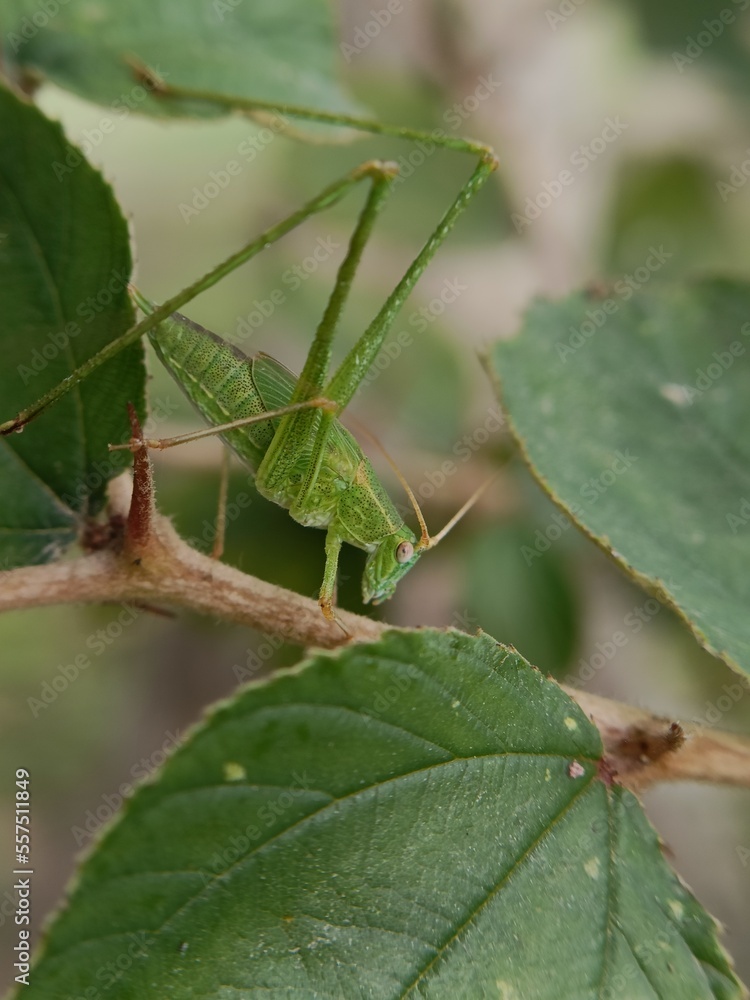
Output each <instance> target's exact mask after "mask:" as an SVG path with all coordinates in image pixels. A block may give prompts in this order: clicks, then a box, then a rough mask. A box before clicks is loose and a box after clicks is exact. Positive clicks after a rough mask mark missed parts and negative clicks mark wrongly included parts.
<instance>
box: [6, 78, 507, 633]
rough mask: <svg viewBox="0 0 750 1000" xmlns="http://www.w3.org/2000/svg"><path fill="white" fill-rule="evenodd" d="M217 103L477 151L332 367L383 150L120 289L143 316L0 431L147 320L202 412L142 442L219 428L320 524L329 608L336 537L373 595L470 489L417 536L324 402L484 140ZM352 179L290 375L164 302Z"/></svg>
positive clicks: (365, 342)
mask: <svg viewBox="0 0 750 1000" xmlns="http://www.w3.org/2000/svg"><path fill="white" fill-rule="evenodd" d="M158 88H159V93H160V94H161V95H162V96H163V97H164V98H165V99H169V98H170V97H172V98H174V97H187V98H189V99H191V100H206V101H212V102H214V103H217V104H226V103H227V101H228V99H227V98H223V97H221V96H218V95H213V94H204V93H199V92H194V91H186V90H182V89H180V90H177V89H172V88H168V87H164V85H162V84H159V85H158ZM231 106H232V107H235V108H236V107H240V108H243V109H244V110H248V111H267V110H272V111H274V112H276V113H279V114H283V115H285V116H290V117H298V118H307V119H311V120H317V121H324V122H330V123H333V124H337V125H347V126H351V127H353V128H357V129H359V130H362V131H368V132H376V133H381V134H391V135H398V136H401V137H402V138H407V139H422V140H427V141H429V142H432V143H434V145H435V146H436V147H439V146H442V147H445V148H451V149H456V150H459V151H463V152H469V153H471V154H473V155H474V156H476V157H477V158H478V164H477V165H476V167H475V169H474V172H473V173H472V175H471V176H470V178H469V179H468V181H467V182H466V184H465V185H464V187H463V188H462V189H461V190H460V192H459V194H458V195H457V197H456V199H455V200H454V202H453V204H452V205H451V206H450V208H449V209H448V210H447V212H446V213H445V214H444V216H443V217H442V219H441V220H440V222H439V223H438V225H437V226H436V228H435V230H434V231H433V233H432V234H431V236H430V237H429V238H428V240H427V241H426V243H425V245H424V246H423V248H422V249H421V250H420V252H419V253H418V254H417V256H416V257H415V258H414V260H413V261H412V263H411V265H410V266H409V267H408V269H407V270H406V272H405V274H404V275H403V277H402V278H401V280H400V281H399V282H398V284H397V285H396V287H395V288H394V290H393V292H392V293H391V294H390V295H389V296H388V298H387V300H386V302H385V303H384V305H383V306H382V307H381V309H380V310H379V312H378V313H377V315H376V317H375V318H374V319H373V321H372V322H371V323H370V325H369V326H368V327H367V329H366V330H365V331H364V333H362V335H361V336H360V337H359V339H358V340H357V342H356V344H355V345H354V347H353V348H352V349H351V350H350V351H349V353H348V354H347V355H346V357H345V358H344V359H343V361H342V362H341V363H340V365H339V367H338V368H337V369H336V371H335V372H333V373H332V374H331V373H330V370H329V369H330V362H331V347H332V342H333V338H334V335H335V332H336V327H337V324H338V320H339V317H340V315H341V312H342V309H343V307H344V305H345V302H346V300H347V297H348V295H349V292H350V289H351V285H352V281H353V279H354V275H355V273H356V270H357V267H358V265H359V263H360V260H361V256H362V252H363V250H364V247H365V245H366V243H367V240H368V238H369V236H370V234H371V231H372V227H373V224H374V222H375V219H376V216H377V214H378V212H379V211H380V209H381V208H382V206H383V203H384V200H385V197H386V195H387V193H388V190H389V188H390V186H391V184H392V182H393V179H394V178H395V176H396V174H397V168H396V167H395V165H393V164H387V163H380V162H376V161H371V162H368V163H365V164H363V165H361V166H360V167H358V168H356V169H355V170H353V171H351V172H350V173H349V174H347V175H345V176H344V177H343V178H342V179H340V180H339V181H337V182H335V183H334V184H332V185H330V186H329V187H328V188H326V189H325V190H324V191H323V192H321V194H319V195H318V196H317V197H315V198H313V199H311V200H310V201H309V202H308V203H307V204H306V205H304V206H302V208H300V209H299V210H298V211H296V212H294V213H292V214H291V215H290V216H288V217H287V218H286V219H284V220H282V221H281V222H280V223H278V224H277V225H275V226H273V227H271V228H270V229H268V230H267V231H266V232H265V233H263V234H261V235H260V236H259V237H257V238H256V239H254V240H252V241H251V242H250V243H248V244H247V245H246V246H245V247H243V248H242V249H241V250H239V251H238V252H237V253H235V254H233V255H232V256H230V257H229V258H227V259H226V260H225V261H223V262H222V263H221V264H219V265H218V266H217V267H215V268H214V269H213V270H212V271H210V272H209V273H208V274H207V275H205V276H203V277H202V278H200V279H199V280H198V281H196V282H194V283H193V284H192V285H191V286H189V287H188V288H187V289H185V290H184V291H182V292H180V293H179V294H178V295H175V296H173V297H172V298H171V299H169V300H168V301H167V302H166V303H164V304H163V305H161V306H159V307H156V306H154V305H152V304H151V303H150V302H149V301H148V300H147V299H145V298H144V297H143V296H142V295H141V294H140V293H139V292H138V291H137V290H135V289H132V295H133V298H134V300H135V302H136V303H137V305H138V306H139V307H140V308H141V310H142V311H143V312H144V314H145V318H144V319H143V320H141V322H139V323H138V324H136V326H134V327H133V328H132V329H131V330H129V331H128V332H127V333H125V334H124V335H122V336H121V337H119V338H117V339H116V340H113V341H112V342H111V343H110V344H108V345H107V347H105V348H104V349H103V350H101V351H100V352H99V353H98V354H96V355H94V356H93V357H92V358H90V359H89V360H88V361H87V362H85V363H84V364H83V365H82V366H81V367H80V368H78V369H77V370H76V371H75V372H73V373H72V375H71V376H70V377H69V378H67V379H66V380H65V381H64V382H62V383H60V384H59V385H58V386H56V387H55V388H54V389H52V390H51V391H50V392H48V393H47V394H46V395H45V396H44V397H42V398H41V399H40V400H38V401H37V403H35V404H34V405H33V406H31V407H30V408H29V409H27V410H24V411H23V412H21V413H20V414H19V415H18V416H17V417H16V418H15V420H12V421H8V422H6V423H5V424H3V425H0V433H2V434H9V433H11V432H12V431H19V430H21V429H22V428H23V426H24V425H25V424H26V423H28V421H29V420H31V419H32V418H33V417H34V416H36V415H37V414H38V413H40V412H41V411H42V410H43V409H45V408H46V407H47V406H48V405H49V404H50V403H52V402H53V401H54V400H56V399H57V398H59V397H60V396H61V395H62V394H63V393H64V392H66V391H68V389H70V388H72V387H73V386H74V385H77V384H78V383H79V382H81V381H82V380H83V379H84V378H86V377H87V376H88V375H89V374H90V373H91V372H92V371H94V370H95V369H96V368H97V367H98V366H99V365H100V364H102V363H103V362H104V361H106V360H108V359H109V358H110V357H112V356H114V355H115V354H116V353H118V351H120V350H121V349H123V348H124V347H126V346H127V345H128V344H130V343H133V342H134V341H135V340H137V339H138V338H140V337H141V336H143V335H144V334H148V336H149V338H150V340H151V342H152V344H153V345H154V347H155V349H156V352H157V354H158V356H159V358H160V359H161V361H162V362H163V363H164V364H165V366H166V367H167V369H168V370H169V371H170V373H171V374H172V375H173V377H174V378H175V379H176V381H177V382H178V384H179V385H180V387H181V389H182V390H183V391H184V392H185V394H186V395H187V396H188V398H189V399H190V400H191V401H192V402H193V404H194V405H195V406H196V407H197V409H198V410H199V411H200V412H201V414H202V415H203V416H204V417H205V418H206V419H207V420H208V422H209V423H210V424H211V425H212V426H211V427H210V428H208V429H206V430H204V431H198V432H195V433H194V434H186V435H181V436H180V437H179V438H178V439H170V440H167V441H148V442H145V443H146V445H147V446H148V447H156V448H160V447H168V446H170V445H172V444H177V443H182V442H184V441H188V440H193V439H195V438H198V437H203V436H206V435H207V434H221V436H222V438H223V440H224V441H225V442H226V444H228V445H229V446H230V447H231V448H232V449H233V450H234V451H235V453H236V454H237V455H239V457H240V458H241V459H242V460H243V461H244V462H245V463H247V465H249V467H250V468H251V469H252V471H253V472H254V474H255V478H256V486H257V489H258V491H259V493H261V495H263V496H265V497H267V498H268V499H270V500H273V501H274V502H275V503H277V504H279V505H281V506H282V507H284V508H286V509H288V510H289V512H290V514H291V516H292V517H293V518H294V519H295V520H296V521H298V522H300V523H301V524H304V525H308V526H313V527H321V528H326V542H325V551H326V564H325V570H324V576H323V583H322V586H321V590H320V597H319V603H320V607H321V609H322V611H323V614H324V615H325V616H326V618H328V619H331V620H335V616H334V612H333V601H334V595H335V586H336V573H337V565H338V557H339V552H340V549H341V545H342V544H343V542H348V543H349V544H350V545H354V546H356V547H358V548H361V549H364V550H365V551H366V552H367V553H368V555H367V560H366V563H365V569H364V575H363V579H362V592H363V598H364V600H365V602H370V601H371V602H373V603H379V602H380V601H383V600H385V599H387V598H388V597H390V596H391V595H392V594H393V592H394V590H395V588H396V584H397V583H398V581H399V580H400V579H401V578H402V577H403V576H404V574H405V573H406V572H408V570H409V569H411V567H412V566H413V565H414V564H415V562H416V561H417V559H418V558H419V556H420V555H421V554H422V552H424V551H425V550H426V549H428V548H430V547H433V546H434V545H435V544H436V543H437V542H438V541H439V540H440V538H442V537H443V536H444V535H445V534H446V532H447V531H448V530H450V528H451V527H452V526H453V524H455V523H456V521H457V520H458V519H459V517H460V516H462V514H463V513H464V512H465V510H466V509H468V507H469V506H470V504H471V503H472V502H473V500H474V499H475V497H472V498H471V500H470V501H469V502H468V503H467V504H465V505H464V507H463V508H462V509H461V511H459V512H458V514H457V515H456V516H455V517H454V518H452V519H451V521H450V522H449V523H448V525H446V526H445V528H444V529H443V530H442V531H441V532H440V533H439V534H438V535H436V536H434V537H430V535H429V534H428V532H427V529H426V526H425V523H424V519H423V517H422V515H421V512H420V511H419V507H418V505H417V503H416V501H415V499H414V497H413V494H412V493H411V491H409V490H408V487H406V488H407V491H408V493H409V496H410V499H411V500H412V503H413V505H414V508H415V511H416V512H417V517H418V519H419V522H420V527H421V537H420V538H417V537H416V535H415V534H414V533H413V532H412V531H411V529H410V528H409V527H408V526H407V525H406V524H405V523H404V521H403V519H402V517H401V515H400V514H399V512H398V511H397V509H396V507H395V506H394V504H393V503H392V501H391V500H390V498H389V496H388V494H387V492H386V490H385V488H384V487H383V486H382V485H381V483H380V481H379V479H378V478H377V475H376V473H375V471H374V469H373V468H372V466H371V465H370V462H369V461H368V459H367V458H366V457H365V456H364V454H363V453H362V450H361V448H360V447H359V445H358V444H357V442H356V441H355V439H354V438H353V437H352V435H351V434H350V433H349V432H348V431H347V430H346V429H345V428H344V427H343V426H342V425H341V423H340V422H339V420H338V416H339V415H340V414H341V412H342V411H343V410H344V408H345V407H346V406H347V404H348V403H349V402H350V400H351V398H352V397H353V395H354V394H355V392H356V390H357V388H358V386H359V384H360V383H361V381H362V379H363V378H364V377H365V376H366V374H367V372H368V371H369V369H370V367H371V366H372V364H373V362H374V361H375V359H376V357H377V355H378V352H379V351H380V348H381V346H382V344H383V341H384V339H385V337H386V335H387V333H388V331H389V329H390V327H391V326H392V324H393V321H394V319H395V317H396V315H397V313H398V311H399V309H400V308H401V306H402V305H403V303H404V302H405V300H406V299H407V298H408V296H409V294H410V293H411V291H412V290H413V288H414V286H415V284H416V282H417V281H418V279H419V277H420V276H421V274H422V272H423V271H424V269H425V268H426V266H427V264H428V263H429V261H430V260H431V258H432V256H433V255H434V254H435V252H436V251H437V249H438V247H439V246H440V244H441V243H442V242H443V240H444V239H445V237H446V236H447V235H448V233H449V232H450V230H451V228H452V227H453V225H454V223H455V221H456V219H457V218H458V216H459V215H460V214H461V212H462V211H463V210H464V209H465V207H466V206H467V204H468V203H469V202H470V200H471V199H472V198H473V197H474V195H475V194H476V193H477V191H479V189H480V188H481V187H482V185H483V184H484V183H485V181H486V180H487V178H488V177H489V176H490V174H491V173H492V171H493V170H494V169H495V167H496V166H497V162H496V160H495V157H494V155H493V154H492V152H491V150H489V149H488V148H487V147H485V146H482V145H480V144H477V143H472V142H469V141H467V140H462V139H455V138H453V137H450V136H445V135H441V134H437V133H432V134H427V133H421V132H418V131H414V130H411V129H402V128H394V127H390V126H385V125H381V124H380V123H377V122H365V121H360V120H358V119H354V118H349V117H347V116H340V115H335V114H326V113H322V112H321V113H319V112H311V111H308V110H307V109H304V108H297V107H290V106H276V105H266V104H263V103H262V102H257V103H256V102H247V101H234V100H232V101H231ZM363 180H365V181H369V184H370V189H369V193H368V196H367V199H366V202H365V205H364V207H363V208H362V210H361V212H360V215H359V218H358V221H357V224H356V227H355V229H354V232H353V233H352V236H351V239H350V241H349V246H348V249H347V252H346V255H345V257H344V259H343V261H342V263H341V264H340V266H339V269H338V273H337V276H336V280H335V284H334V288H333V291H332V293H331V296H330V298H329V301H328V304H327V306H326V309H325V311H324V314H323V317H322V319H321V321H320V323H319V325H318V328H317V330H316V333H315V337H314V339H313V342H312V345H311V347H310V351H309V353H308V356H307V359H306V361H305V364H304V367H303V370H302V372H301V374H300V376H299V378H295V376H294V375H293V374H292V373H291V372H289V371H288V370H287V369H286V368H285V367H284V366H283V365H281V364H280V363H279V362H277V361H275V360H274V359H273V358H271V357H269V356H268V355H265V354H256V355H254V356H252V357H247V356H246V355H244V354H243V353H242V352H240V351H239V350H237V349H236V348H234V347H233V346H232V345H230V344H228V343H226V342H225V341H223V340H222V339H221V338H219V337H217V336H216V335H215V334H213V333H211V332H210V331H208V330H205V329H204V328H202V327H199V326H198V325H197V324H195V323H192V322H191V321H190V320H188V319H187V318H186V317H184V316H181V315H179V314H178V313H177V312H176V310H177V309H179V308H180V307H182V306H183V305H184V304H185V303H186V302H189V301H190V300H191V299H193V298H194V297H195V296H196V295H198V294H199V293H200V292H202V291H205V290H206V289H208V288H210V287H212V286H213V285H214V284H216V283H217V282H218V281H219V280H220V279H221V278H223V277H224V276H225V275H227V274H229V273H230V272H231V271H233V270H234V269H235V268H236V267H238V266H240V265H241V264H243V263H244V262H245V261H247V260H249V259H250V258H252V257H254V256H255V255H256V254H257V253H259V252H260V251H261V250H262V249H263V248H264V247H266V246H267V245H268V244H269V243H272V242H274V241H275V240H277V239H279V238H280V237H281V236H283V235H284V234H285V233H287V232H289V231H290V230H292V229H293V228H294V227H295V226H297V225H299V224H300V223H301V222H303V221H304V220H305V219H307V218H309V217H310V216H312V215H313V214H315V213H317V212H320V211H322V210H324V209H325V208H328V207H330V206H331V205H334V204H336V203H337V202H338V201H340V200H341V198H343V196H344V195H345V194H346V193H347V192H348V191H349V190H350V189H351V188H352V187H354V186H355V185H356V184H358V183H359V182H360V181H363ZM139 446H140V447H142V446H143V442H140V443H139V442H131V444H130V445H124V446H123V445H115V446H114V447H132V448H135V447H139ZM402 483H403V479H402ZM404 485H406V484H405V483H404Z"/></svg>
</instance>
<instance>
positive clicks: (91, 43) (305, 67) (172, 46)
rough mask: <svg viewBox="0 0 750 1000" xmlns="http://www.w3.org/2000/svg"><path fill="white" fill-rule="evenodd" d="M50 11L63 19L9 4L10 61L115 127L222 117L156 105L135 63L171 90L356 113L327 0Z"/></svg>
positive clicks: (33, 4) (109, 3)
mask: <svg viewBox="0 0 750 1000" xmlns="http://www.w3.org/2000/svg"><path fill="white" fill-rule="evenodd" d="M53 6H54V7H55V9H56V13H55V14H54V15H53V16H49V17H48V16H46V15H45V14H44V5H42V6H41V7H40V4H39V0H9V3H6V11H5V25H4V29H5V31H4V40H5V58H6V60H7V62H8V64H9V65H13V64H17V66H19V67H21V68H23V69H26V70H29V69H35V70H38V71H40V72H41V73H42V74H43V75H44V76H47V77H49V79H51V80H52V81H54V82H55V83H57V84H59V85H60V86H61V87H66V88H68V89H69V90H72V91H73V92H74V93H76V94H79V95H80V96H81V97H85V98H87V99H88V100H91V101H96V102H98V103H100V104H110V105H111V107H112V111H113V114H112V116H111V117H110V119H109V120H110V121H111V120H112V119H114V120H116V119H117V118H121V117H123V116H125V115H127V114H128V113H129V112H130V111H132V110H137V111H138V112H139V113H143V114H152V115H161V116H170V115H181V114H194V115H209V116H210V115H215V114H217V111H216V108H215V107H213V108H212V107H211V106H210V105H208V104H204V103H202V102H201V103H194V104H192V105H190V104H187V103H180V102H177V101H166V100H163V99H162V100H160V99H158V98H155V97H154V96H153V93H149V89H148V87H147V86H144V85H143V83H142V82H141V81H139V80H138V78H137V73H136V72H135V70H134V68H133V62H132V60H133V58H134V57H135V59H136V60H138V61H139V62H140V64H141V65H145V66H146V67H148V68H149V69H151V70H154V71H156V72H157V73H158V74H159V76H160V77H161V78H162V79H163V80H164V82H165V83H167V84H169V85H170V86H173V87H186V88H191V89H194V90H204V91H211V92H213V93H219V94H223V95H231V96H237V97H246V98H255V99H257V100H263V101H275V102H285V103H289V104H301V105H304V106H306V107H310V108H318V109H321V110H324V111H349V112H351V111H352V110H354V106H353V104H352V102H351V101H350V100H349V99H348V98H347V97H346V96H345V95H344V93H343V92H342V90H341V88H340V87H339V85H338V82H337V79H336V72H337V70H336V66H337V57H338V52H337V49H336V46H335V39H334V33H333V25H332V18H331V12H330V9H329V5H328V4H327V3H326V2H325V0H255V2H252V3H251V2H245V0H211V2H209V0H129V2H128V3H120V2H118V0H91V2H89V3H75V2H74V3H70V4H67V5H64V4H62V3H60V4H58V3H54V5H53ZM7 8H9V9H7ZM40 24H41V26H40V27H37V25H40ZM222 113H223V112H222ZM103 121H104V119H103ZM107 130H110V128H109V127H107Z"/></svg>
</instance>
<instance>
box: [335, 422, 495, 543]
mask: <svg viewBox="0 0 750 1000" xmlns="http://www.w3.org/2000/svg"><path fill="white" fill-rule="evenodd" d="M347 418H348V422H349V423H352V424H354V425H355V426H356V427H357V430H358V431H359V432H361V433H362V434H364V435H365V437H368V438H369V439H370V441H372V443H373V444H374V445H375V447H376V448H378V449H379V450H380V451H381V452H382V454H383V456H384V457H385V459H386V461H387V462H388V464H389V465H390V467H391V468H392V469H393V471H394V472H395V474H396V476H397V478H398V481H399V482H400V483H401V485H402V486H403V488H404V492H405V493H406V495H407V496H408V498H409V500H410V502H411V505H412V507H413V508H414V513H415V514H416V515H417V520H418V521H419V526H420V528H421V530H422V537H421V538H420V539H419V541H418V542H417V544H416V546H415V549H416V550H417V551H419V550H420V549H422V550H424V551H426V550H427V549H434V548H435V546H436V545H437V543H438V542H441V541H442V540H443V539H444V538H445V536H446V535H447V534H448V532H449V531H451V530H452V529H453V528H455V526H456V525H457V524H458V522H459V521H460V520H461V518H462V517H463V516H464V514H466V513H468V511H470V510H471V508H472V507H473V506H474V504H475V503H476V502H477V500H479V498H480V497H481V496H482V494H483V493H484V491H485V490H486V489H487V488H488V487H489V486H491V485H492V483H494V481H495V480H496V479H497V477H498V476H499V475H500V470H499V469H498V470H497V472H493V474H492V475H491V476H490V477H489V479H486V480H485V481H484V482H483V483H482V485H481V486H480V487H479V488H478V489H476V490H475V491H474V492H473V493H472V495H471V496H470V497H469V499H468V500H467V501H466V503H465V504H464V505H463V506H462V507H461V509H460V510H458V511H456V513H455V514H454V515H453V517H452V518H451V519H450V521H448V523H447V524H446V525H445V526H444V527H443V528H441V529H440V531H438V533H437V534H436V535H432V536H431V535H430V533H429V531H428V530H427V523H426V521H425V519H424V514H423V513H422V508H421V507H420V506H419V503H418V502H417V498H416V497H415V496H414V491H413V490H412V488H411V486H409V484H408V483H407V481H406V477H405V476H404V475H403V473H402V472H401V470H400V469H399V467H398V466H397V465H396V463H395V462H394V460H393V459H392V458H391V456H390V455H389V454H388V451H387V449H386V448H385V445H384V444H383V442H382V441H380V440H379V438H377V437H376V436H375V434H373V433H372V431H371V430H369V428H367V427H365V425H364V424H363V423H362V422H361V421H359V420H357V419H356V417H352V416H351V414H347Z"/></svg>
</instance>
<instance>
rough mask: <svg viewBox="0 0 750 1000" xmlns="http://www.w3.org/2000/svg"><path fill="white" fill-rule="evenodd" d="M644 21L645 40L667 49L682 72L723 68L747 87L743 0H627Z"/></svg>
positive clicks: (656, 46) (748, 76) (728, 74)
mask: <svg viewBox="0 0 750 1000" xmlns="http://www.w3.org/2000/svg"><path fill="white" fill-rule="evenodd" d="M626 4H627V6H629V7H631V8H632V9H633V10H634V11H635V12H636V14H637V15H638V18H639V20H640V23H641V27H642V29H643V33H644V36H645V39H646V41H647V42H648V43H649V44H650V45H652V46H654V48H657V49H662V50H663V51H665V52H668V53H669V54H670V55H671V57H672V60H673V62H674V65H675V68H676V69H677V70H678V72H679V73H683V74H684V73H689V72H691V71H692V70H693V69H694V68H695V67H696V65H698V66H700V67H701V69H703V68H704V64H705V67H706V68H714V69H720V70H721V71H722V72H724V73H725V74H726V75H727V78H728V79H729V80H731V81H732V82H734V83H736V84H738V85H740V86H742V87H743V88H745V89H746V88H747V85H748V83H750V75H749V74H748V51H747V45H746V43H745V39H746V37H747V35H746V33H745V31H744V29H746V27H747V14H746V13H745V6H744V0H733V2H731V3H727V4H725V5H724V6H723V7H713V6H709V7H707V6H706V4H705V3H704V0H662V2H660V3H650V2H649V0H626Z"/></svg>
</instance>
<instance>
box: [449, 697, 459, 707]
mask: <svg viewBox="0 0 750 1000" xmlns="http://www.w3.org/2000/svg"><path fill="white" fill-rule="evenodd" d="M460 704H461V702H460V701H459V700H458V698H454V699H453V701H452V702H451V708H458V706H459V705H460Z"/></svg>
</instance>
